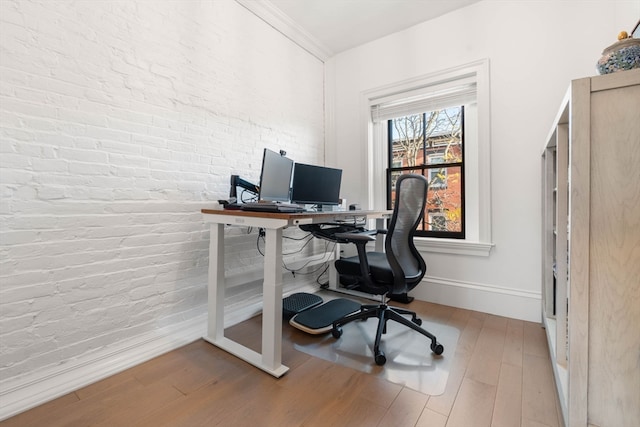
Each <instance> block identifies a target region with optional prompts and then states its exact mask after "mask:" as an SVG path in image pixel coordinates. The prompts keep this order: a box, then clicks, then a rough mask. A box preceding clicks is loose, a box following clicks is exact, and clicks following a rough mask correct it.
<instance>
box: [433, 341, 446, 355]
mask: <svg viewBox="0 0 640 427" xmlns="http://www.w3.org/2000/svg"><path fill="white" fill-rule="evenodd" d="M431 351H433V352H434V353H435V354H437V355H438V356H439V355H441V354H442V352H443V351H444V347H443V346H442V344H440V343H439V342H435V341H434V342H432V343H431Z"/></svg>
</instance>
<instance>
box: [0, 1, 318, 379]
mask: <svg viewBox="0 0 640 427" xmlns="http://www.w3.org/2000/svg"><path fill="white" fill-rule="evenodd" d="M0 49H1V50H0V156H1V157H0V159H1V160H0V162H1V164H0V166H1V168H2V169H1V173H0V194H1V197H2V199H1V204H0V221H1V228H0V251H1V254H2V256H1V259H0V346H1V347H0V382H1V381H5V380H8V379H16V378H19V377H21V376H24V375H26V374H29V373H32V372H34V371H37V370H44V369H47V368H51V367H52V366H56V365H60V364H63V363H65V362H68V361H71V360H74V359H75V358H78V357H81V356H85V355H87V354H91V352H96V351H99V350H100V349H103V348H105V347H107V346H109V345H112V344H114V343H117V342H118V341H120V340H124V339H127V338H131V337H135V336H136V335H140V334H143V333H145V332H148V331H150V330H153V329H154V328H157V327H161V326H163V325H168V324H171V323H173V322H178V321H181V320H185V319H189V318H192V317H193V316H197V315H200V314H202V313H204V312H205V303H206V280H207V265H208V230H207V228H206V227H205V226H204V224H203V222H202V217H201V214H200V213H199V211H200V209H201V208H202V207H206V206H207V204H208V203H209V204H210V201H213V200H217V199H220V198H226V196H227V195H228V192H229V175H230V174H232V173H237V174H240V175H241V176H242V177H243V178H245V179H247V180H249V181H252V182H257V181H258V179H259V173H260V161H261V158H262V149H263V148H264V147H268V148H271V149H274V150H278V149H284V150H286V151H287V152H288V154H289V156H290V157H291V158H294V159H295V160H297V161H300V162H305V163H310V162H313V163H322V162H323V161H324V130H323V126H324V123H323V64H322V63H321V62H320V61H318V60H317V59H315V58H314V57H313V56H311V55H310V54H308V53H307V52H305V51H304V50H302V49H301V48H299V47H298V46H296V45H295V44H294V43H293V42H291V41H290V40H288V39H287V38H285V37H284V36H282V35H281V34H279V33H278V32H276V31H275V30H273V29H272V28H271V27H270V26H268V25H267V24H265V23H264V22H262V21H261V20H259V19H258V18H256V17H255V16H253V15H252V14H251V13H249V12H248V11H247V10H245V9H244V8H243V7H241V6H240V5H239V4H237V3H235V2H234V1H232V0H215V1H196V0H190V1H166V0H165V1H155V2H150V1H127V2H123V1H100V2H97V1H96V2H94V1H81V2H72V1H65V0H58V1H55V2H52V1H41V2H40V1H27V0H20V1H10V0H3V1H1V2H0ZM227 232H228V233H229V237H230V241H231V242H232V244H231V245H230V246H229V247H228V248H227V251H228V254H229V256H228V258H227V264H228V265H227V269H228V271H229V272H230V273H231V274H237V273H242V271H244V270H248V269H251V268H255V264H256V263H259V262H262V261H261V256H260V254H259V253H258V251H257V250H256V248H255V232H254V234H253V235H247V230H241V229H229V230H228V231H227Z"/></svg>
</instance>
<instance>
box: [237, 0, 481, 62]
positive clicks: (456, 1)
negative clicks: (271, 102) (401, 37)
mask: <svg viewBox="0 0 640 427" xmlns="http://www.w3.org/2000/svg"><path fill="white" fill-rule="evenodd" d="M478 1H479V0H249V1H247V0H245V1H243V2H242V3H258V2H259V3H262V4H263V6H264V5H266V6H267V7H268V8H272V9H273V10H277V11H280V12H281V13H282V14H283V15H285V16H286V17H288V18H289V19H290V20H291V21H292V22H294V23H295V24H297V26H299V27H300V28H301V30H302V31H304V32H306V33H308V36H310V38H311V39H313V40H314V41H315V42H316V43H317V44H318V45H320V46H321V47H322V48H323V49H324V50H325V51H326V52H327V54H328V56H331V55H335V54H337V53H340V52H342V51H345V50H347V49H350V48H352V47H355V46H359V45H361V44H364V43H367V42H370V41H372V40H375V39H378V38H380V37H384V36H386V35H389V34H392V33H395V32H397V31H400V30H404V29H406V28H408V27H411V26H413V25H416V24H419V23H421V22H424V21H428V20H430V19H433V18H436V17H438V16H441V15H444V14H446V13H448V12H451V11H453V10H456V9H459V8H462V7H465V6H468V5H470V4H472V3H476V2H478ZM276 13H277V12H276Z"/></svg>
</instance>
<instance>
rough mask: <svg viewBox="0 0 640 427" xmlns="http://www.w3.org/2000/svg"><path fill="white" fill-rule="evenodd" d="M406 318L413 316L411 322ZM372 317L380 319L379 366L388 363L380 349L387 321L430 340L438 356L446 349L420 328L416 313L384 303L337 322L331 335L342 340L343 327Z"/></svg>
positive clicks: (376, 356)
mask: <svg viewBox="0 0 640 427" xmlns="http://www.w3.org/2000/svg"><path fill="white" fill-rule="evenodd" d="M404 316H411V320H409V319H407V318H406V317H404ZM371 317H376V318H377V319H378V328H377V331H376V339H375V342H374V345H373V356H374V360H375V362H376V364H378V365H384V364H385V363H386V361H387V359H386V357H385V355H384V352H383V351H382V350H381V349H380V342H381V340H382V334H385V333H386V332H387V321H389V320H393V321H396V322H398V323H401V324H402V325H404V326H407V327H409V328H411V329H413V330H414V331H416V332H418V333H420V334H422V335H424V336H425V337H427V338H429V339H430V340H431V351H433V352H434V353H435V354H436V355H440V354H442V352H443V351H444V347H443V346H442V344H440V343H439V342H438V340H437V338H436V337H435V335H433V334H431V333H430V332H428V331H427V330H425V329H423V328H421V327H420V325H422V320H421V319H420V318H418V316H417V315H416V313H415V312H413V311H409V310H405V309H403V308H399V307H390V306H388V305H387V304H385V303H384V302H381V303H380V304H377V305H363V306H361V307H360V311H359V312H356V313H352V314H349V315H347V316H345V317H343V318H341V319H338V320H336V321H335V322H333V326H332V329H331V334H332V335H333V337H334V338H336V339H337V338H340V337H341V336H342V328H341V327H342V326H344V325H346V324H347V323H351V322H353V321H354V320H367V319H369V318H371Z"/></svg>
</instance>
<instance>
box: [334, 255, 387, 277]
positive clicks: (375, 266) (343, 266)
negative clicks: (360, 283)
mask: <svg viewBox="0 0 640 427" xmlns="http://www.w3.org/2000/svg"><path fill="white" fill-rule="evenodd" d="M367 260H368V261H369V268H370V271H371V279H372V280H373V281H374V282H378V283H381V284H382V283H384V284H389V285H391V284H393V271H391V266H390V265H389V261H387V256H386V255H385V254H384V252H367ZM335 266H336V270H338V273H340V274H345V275H348V276H361V275H362V273H361V271H360V260H359V259H358V257H357V256H352V257H348V258H341V259H339V260H336V262H335Z"/></svg>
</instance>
